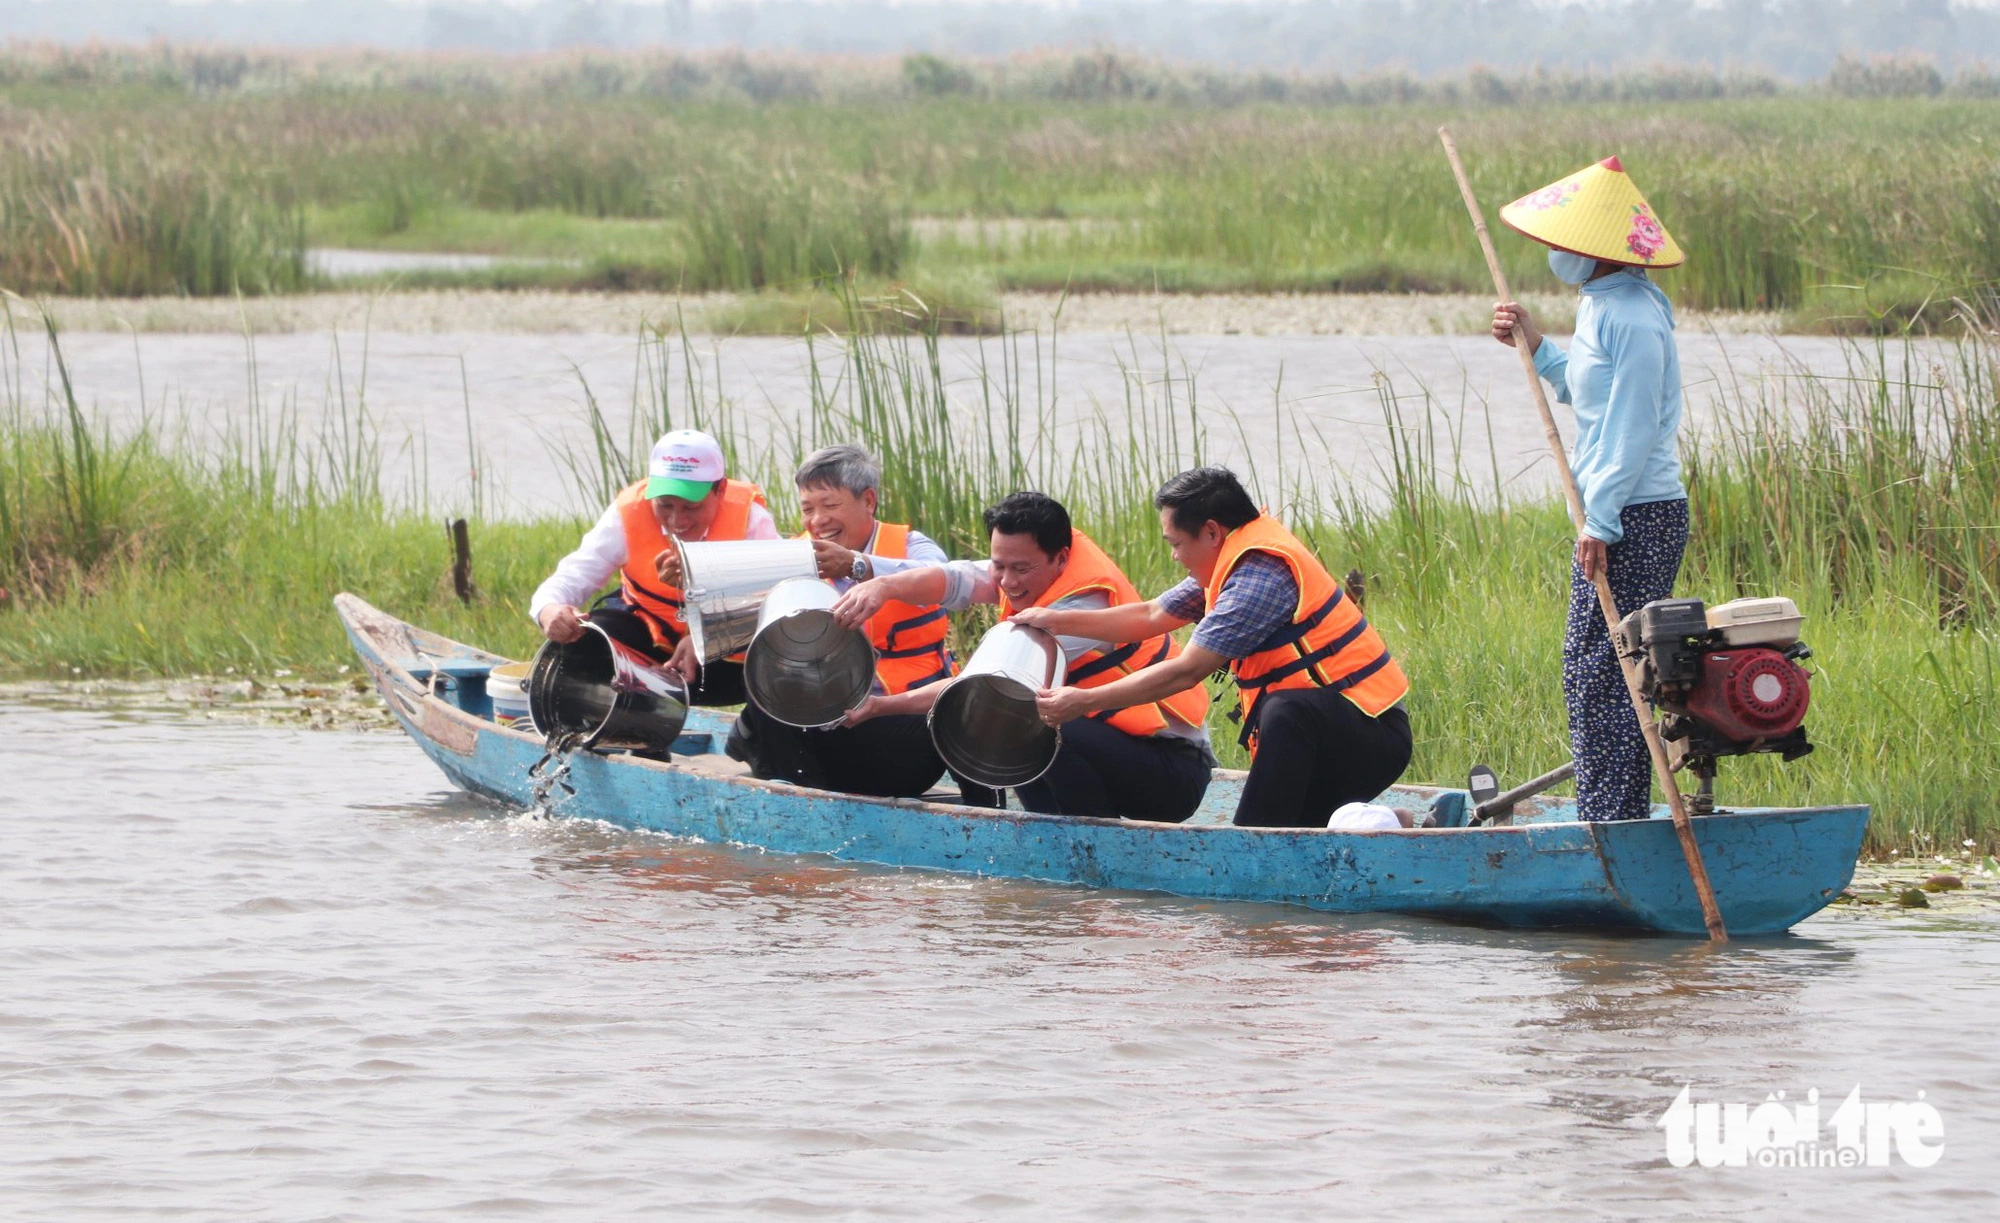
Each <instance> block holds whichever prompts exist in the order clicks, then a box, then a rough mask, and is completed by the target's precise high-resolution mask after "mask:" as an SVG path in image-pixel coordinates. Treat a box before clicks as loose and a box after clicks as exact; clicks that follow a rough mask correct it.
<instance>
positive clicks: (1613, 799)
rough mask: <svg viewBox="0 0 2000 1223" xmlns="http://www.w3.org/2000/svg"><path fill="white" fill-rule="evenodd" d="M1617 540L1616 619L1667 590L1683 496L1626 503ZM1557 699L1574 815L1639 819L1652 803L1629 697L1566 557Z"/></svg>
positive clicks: (1648, 764) (1579, 576) (1677, 556)
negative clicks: (1564, 718)
mask: <svg viewBox="0 0 2000 1223" xmlns="http://www.w3.org/2000/svg"><path fill="white" fill-rule="evenodd" d="M1618 521H1619V523H1620V525H1622V526H1623V527H1624V528H1625V538H1624V539H1622V540H1620V541H1618V542H1617V543H1615V544H1612V545H1611V546H1610V547H1609V548H1608V549H1606V551H1607V552H1608V554H1609V561H1610V564H1609V572H1610V574H1611V596H1612V598H1613V599H1614V600H1615V601H1616V602H1617V604H1618V614H1619V615H1620V616H1621V617H1622V616H1625V615H1627V614H1629V613H1630V612H1632V611H1634V610H1635V609H1637V608H1640V607H1643V606H1645V605H1646V604H1648V603H1650V602H1652V601H1653V600H1654V599H1664V598H1666V597H1668V596H1669V595H1671V594H1673V592H1674V579H1675V578H1676V577H1678V576H1679V575H1680V571H1681V553H1682V552H1684V551H1685V550H1686V549H1687V538H1688V503H1687V501H1686V500H1684V499H1681V500H1674V501H1648V502H1646V503H1644V504H1641V505H1628V506H1626V507H1625V510H1624V512H1623V513H1621V514H1619V516H1618ZM1563 701H1564V703H1566V704H1567V705H1568V706H1569V743H1570V751H1571V752H1573V753H1574V754H1575V756H1576V800H1577V804H1576V805H1577V812H1578V814H1579V815H1581V816H1582V817H1583V818H1584V819H1586V820H1637V819H1644V818H1645V817H1646V814H1647V812H1648V811H1649V810H1650V808H1651V806H1652V798H1653V762H1652V760H1651V758H1650V757H1649V756H1648V755H1647V753H1646V740H1645V737H1644V736H1643V735H1641V734H1640V733H1639V719H1638V717H1637V715H1635V714H1634V713H1633V712H1632V698H1631V697H1630V696H1629V695H1628V694H1627V691H1626V688H1625V676H1624V675H1623V674H1622V673H1621V672H1620V671H1619V668H1618V656H1617V655H1616V654H1614V653H1612V651H1611V635H1610V633H1608V632H1607V631H1606V630H1605V627H1604V613H1603V612H1602V611H1600V610H1599V609H1598V605H1597V588H1596V587H1595V586H1593V585H1591V583H1590V582H1589V581H1587V580H1585V578H1584V576H1583V567H1582V566H1580V565H1578V564H1576V563H1575V562H1574V561H1572V562H1570V573H1569V623H1568V626H1567V628H1566V629H1565V630H1564V633H1563Z"/></svg>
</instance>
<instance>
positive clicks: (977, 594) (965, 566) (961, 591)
mask: <svg viewBox="0 0 2000 1223" xmlns="http://www.w3.org/2000/svg"><path fill="white" fill-rule="evenodd" d="M938 567H939V568H940V569H943V570H944V598H942V599H940V600H939V601H938V606H939V607H942V608H944V609H945V610H946V611H964V610H965V609H966V608H968V607H971V606H972V605H973V604H974V603H998V602H999V601H1000V584H999V583H998V582H995V581H994V580H993V562H991V561H947V562H945V563H944V564H943V565H940V566H938Z"/></svg>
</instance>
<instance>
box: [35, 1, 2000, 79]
mask: <svg viewBox="0 0 2000 1223" xmlns="http://www.w3.org/2000/svg"><path fill="white" fill-rule="evenodd" d="M1552 10H1554V11H1552ZM1412 12H1414V13H1416V14H1418V16H1417V18H1416V19H1412V16H1411V13H1412ZM1635 32H1636V33H1635ZM9 38H16V39H32V40H49V41H57V42H65V43H83V42H88V41H91V40H93V39H95V40H103V41H108V42H128V43H129V42H146V41H151V40H154V39H166V40H167V41H170V42H177V43H235V44H248V45H257V46H267V47H328V46H373V47H380V48H383V49H388V50H407V51H415V50H479V51H498V52H529V51H544V50H550V49H558V48H565V47H579V46H582V47H605V48H612V49H632V48H637V47H665V48H670V49H674V50H680V51H689V52H705V51H716V50H723V49H743V50H748V51H752V52H772V53H792V54H809V55H810V54H839V55H877V56H895V55H904V54H909V53H913V52H930V53H934V54H940V55H947V56H956V57H965V58H986V57H1004V56H1008V55H1015V54H1021V53H1025V52H1032V51H1044V50H1048V49H1050V48H1074V49H1079V50H1094V49H1099V48H1107V47H1108V48H1113V49H1117V50H1122V51H1127V52H1131V53H1133V54H1136V55H1139V56H1143V57H1148V58H1155V59H1162V60H1168V61H1172V62H1177V63H1183V64H1206V65H1211V66H1214V67H1219V68H1228V69H1234V70H1238V71H1246V70H1271V71H1291V72H1307V73H1335V72H1337V73H1343V74H1354V73H1368V72H1379V71H1403V72H1414V73H1417V74H1420V75H1437V74H1445V73H1453V72H1463V71H1465V70H1467V69H1469V68H1471V67H1473V66H1486V67H1491V68H1495V69H1499V70H1502V71H1508V70H1514V71H1522V70H1529V69H1535V68H1547V69H1551V70H1558V71H1614V70H1620V69H1630V68H1635V67H1647V66H1652V65H1655V64H1660V63H1669V64H1675V65H1693V66H1701V67H1708V68H1711V69H1717V70H1725V69H1732V68H1746V69H1751V70H1759V71H1765V72H1770V73H1773V74H1776V75H1779V76H1784V77H1790V78H1794V79H1818V78H1820V77H1823V76H1824V75H1825V74H1826V72H1827V70H1828V69H1829V68H1830V67H1831V66H1832V65H1833V63H1834V62H1835V60H1836V59H1837V58H1838V57H1839V56H1841V55H1843V54H1845V55H1861V56H1866V55H1871V54H1882V53H1892V52H1902V53H1909V54H1914V55H1918V56H1923V57H1927V58H1930V59H1931V60H1933V61H1934V62H1936V63H1937V64H1938V66H1939V67H1940V68H1941V69H1942V70H1944V71H1946V72H1947V73H1950V72H1953V71H1957V70H1960V69H1966V68H1973V67H1981V66H1983V67H1987V68H1990V69H1993V70H2000V0H1976V2H1974V0H1707V3H1705V4H1703V5H1701V6H1700V7H1696V6H1694V5H1691V4H1689V3H1688V0H1310V2H1303V0H0V40H5V39H9Z"/></svg>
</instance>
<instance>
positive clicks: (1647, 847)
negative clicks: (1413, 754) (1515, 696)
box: [334, 594, 1868, 936]
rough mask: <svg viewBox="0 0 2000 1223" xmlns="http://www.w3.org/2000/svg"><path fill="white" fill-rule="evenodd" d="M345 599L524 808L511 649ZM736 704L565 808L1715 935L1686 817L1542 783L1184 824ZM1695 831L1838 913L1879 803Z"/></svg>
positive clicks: (935, 857)
mask: <svg viewBox="0 0 2000 1223" xmlns="http://www.w3.org/2000/svg"><path fill="white" fill-rule="evenodd" d="M334 607H335V609H336V611H337V612H338V613H339V615H340V618H341V621H342V622H343V623H344V624H345V626H346V628H347V632H348V635H349V637H351V638H352V639H353V642H354V648H355V651H356V652H357V653H358V654H359V655H360V658H361V662H362V665H363V666H365V667H366V668H367V670H368V673H369V675H370V676H371V677H373V679H374V682H375V686H376V687H377V689H378V690H379V691H380V692H381V694H382V698H383V699H384V700H385V701H386V702H387V703H388V706H389V710H390V712H391V713H393V714H394V715H395V717H396V720H397V721H398V722H400V723H401V724H402V726H403V729H405V730H406V731H408V732H409V734H410V737H411V738H412V739H414V740H416V742H417V745H418V746H419V747H421V748H422V749H423V750H424V752H425V754H427V755H428V756H430V758H431V759H432V760H433V761H435V762H436V763H437V766H438V767H439V768H440V769H442V770H444V774H445V776H446V777H448V778H450V779H451V781H452V782H453V783H454V784H456V785H458V786H461V787H463V788H464V789H466V790H469V791H471V792H473V793H476V794H482V795H486V796H488V797H489V798H492V799H494V800H496V801H498V802H501V803H505V804H509V805H512V806H515V807H518V808H526V807H527V806H529V805H530V803H531V801H532V794H533V789H534V783H533V779H532V778H531V777H530V776H529V770H530V769H531V768H532V767H533V766H534V765H535V763H536V762H537V761H538V760H539V759H541V757H542V755H543V743H542V741H541V739H540V738H539V737H538V736H536V735H534V734H532V733H529V732H528V731H527V730H526V729H525V728H524V729H521V730H516V729H511V728H507V727H503V726H500V725H498V724H497V723H495V722H494V721H493V720H492V717H491V709H492V706H491V703H490V702H489V701H488V699H487V696H486V691H485V681H486V675H487V672H488V671H489V670H490V669H491V668H492V667H494V666H496V665H499V664H500V663H502V662H505V661H507V660H506V659H503V658H501V657H499V656H498V655H495V654H490V653H487V652H485V651H482V650H479V649H476V648H474V647H471V646H468V645H465V644H462V643H460V642H456V641H452V640H450V639H449V638H446V637H442V636H439V635H438V634H436V633H431V632H427V631H425V630H423V629H420V628H417V627H415V626H414V625H410V624H406V623H404V622H403V621H401V620H398V619H396V618H395V617H393V616H390V615H388V614H386V613H384V612H382V611H379V610H377V609H376V608H374V607H371V606H370V605H369V604H367V603H365V602H363V601H362V600H361V599H358V598H356V597H354V596H353V595H349V594H342V595H340V596H338V597H337V598H336V599H335V600H334ZM728 726H729V715H727V714H718V713H714V712H711V711H708V710H700V709H697V710H694V711H692V713H691V714H690V717H689V721H688V725H687V728H686V730H685V731H684V733H683V734H682V736H681V738H680V741H679V742H677V743H676V744H675V753H674V755H673V758H672V759H671V760H670V761H663V760H654V759H646V758H642V757H639V756H634V755H630V754H624V753H600V752H579V753H577V754H576V755H575V757H574V758H573V760H572V761H571V764H570V769H569V772H568V774H567V778H566V780H567V783H568V785H569V786H570V787H573V788H574V793H566V792H562V791H558V792H557V797H556V798H555V799H554V800H553V801H551V802H549V803H548V806H549V807H550V809H551V810H552V811H553V812H554V813H555V814H559V815H572V816H580V817H586V818H591V819H598V820H605V821H608V822H611V823H614V824H619V825H623V826H626V827H630V828H636V829H649V830H654V831H658V832H664V833H670V834H673V835H676V836H684V837H690V838H695V839H699V840H703V841H711V842H716V843H733V844H743V845H754V846H759V847H761V848H764V849H767V850H772V851H776V852H781V853H796V854H824V855H827V856H829V857H833V858H839V859H845V860H849V861H856V862H875V863H883V864H887V865H890V866H900V867H915V868H920V869H925V870H942V871H961V872H967V873H971V874H978V875H996V876H1006V877H1010V878H1020V879H1039V880H1048V881H1051V882H1057V883H1070V884H1081V885H1085V886H1089V887H1103V888H1129V889H1137V890H1142V891H1154V892H1166V893H1171V894H1173V895H1177V896H1188V897H1198V898H1204V899H1212V900H1242V901H1261V902H1272V903H1280V904H1293V905H1303V906H1305V907H1307V908H1312V909H1324V910H1329V911H1334V912H1343V913H1364V912H1385V913H1414V914H1425V915H1430V916H1435V917H1440V918H1447V919H1451V920H1457V921H1469V922H1476V923H1480V924H1486V925H1506V926H1520V927H1610V928H1625V929H1637V930H1651V931H1658V932H1661V933H1667V934H1679V935H1702V934H1704V933H1705V930H1704V927H1703V925H1702V919H1701V910H1700V907H1699V906H1698V905H1697V903H1696V901H1695V896H1694V891H1693V888H1692V887H1691V886H1690V884H1689V882H1688V876H1687V868H1686V866H1685V865H1684V863H1683V861H1682V858H1681V852H1680V848H1679V845H1678V844H1677V843H1676V841H1675V839H1674V831H1673V827H1672V825H1671V823H1670V822H1669V821H1668V820H1667V819H1665V818H1664V810H1662V811H1661V812H1660V813H1658V814H1659V816H1660V818H1655V819H1650V820H1632V821H1627V822H1623V823H1613V824H1588V823H1582V822H1580V821H1578V820H1577V818H1576V809H1575V805H1574V803H1573V802H1570V801H1565V800H1562V799H1554V798H1548V799H1539V800H1528V801H1527V802H1525V803H1523V804H1522V805H1521V807H1520V808H1519V810H1518V811H1517V813H1516V815H1515V816H1514V817H1513V819H1512V821H1511V822H1510V823H1507V824H1504V825H1502V826H1499V827H1477V828H1470V827H1466V826H1465V823H1466V812H1467V810H1468V809H1469V802H1468V797H1467V795H1466V793H1465V791H1463V790H1454V789H1448V788H1438V787H1426V786H1398V787H1396V788H1395V789H1393V790H1392V791H1390V792H1389V794H1388V796H1387V797H1386V799H1385V801H1388V802H1391V803H1393V804H1394V805H1396V806H1399V807H1405V808H1412V807H1413V808H1419V809H1423V808H1428V809H1429V810H1430V811H1431V812H1432V813H1433V814H1434V815H1435V816H1436V817H1437V820H1438V823H1439V825H1440V826H1439V827H1436V828H1423V829H1412V830H1407V831H1393V832H1345V831H1331V830H1327V829H1266V828H1238V827H1236V826H1234V825H1233V824H1231V823H1230V822H1229V817H1230V813H1231V812H1232V811H1233V810H1234V807H1235V803H1236V798H1237V796H1238V794H1239V793H1240V790H1241V787H1242V784H1243V774H1241V773H1240V772H1235V771H1232V770H1228V769H1218V770H1217V771H1216V774H1215V780H1214V782H1213V783H1212V784H1211V785H1210V787H1209V792H1208V798H1207V800H1206V801H1205V802H1204V804H1203V807H1202V810H1201V811H1200V812H1199V813H1198V814H1196V816H1195V817H1194V818H1193V819H1192V820H1190V821H1188V822H1187V823H1184V824H1160V823H1152V822H1148V821H1142V820H1118V819H1091V818H1084V817H1077V816H1057V815H1037V814H1034V813H1031V812H1024V811H1016V810H987V809H983V808H976V807H965V806H959V805H956V804H953V803H950V802H928V801H922V800H917V799H874V798H862V797H855V796H851V795H845V794H835V793H829V792H826V791H821V790H811V789H807V788H804V787H801V786H796V785H791V784H789V783H786V782H777V781H758V780H755V779H753V778H750V777H747V776H743V775H741V774H740V770H738V769H737V768H735V767H734V766H733V765H732V762H730V761H728V760H727V759H726V758H725V757H724V756H723V755H722V754H721V751H722V742H723V738H724V736H725V735H726V733H727V731H728ZM1694 826H1695V835H1696V838H1697V839H1698V840H1699V841H1700V844H1701V850H1702V857H1703V859H1704V860H1705V861H1706V862H1707V864H1708V871H1709V877H1710V879H1711V880H1712V881H1713V883H1714V885H1715V891H1716V895H1717V897H1718V898H1719V899H1720V901H1721V904H1722V915H1723V919H1724V920H1725V921H1726V922H1727V924H1728V927H1729V931H1730V934H1731V935H1732V936H1745V935H1757V934H1773V933H1777V932H1780V931H1783V930H1785V929H1787V928H1789V927H1790V926H1792V925H1793V924H1794V923H1796V922H1798V921H1800V920H1802V919H1804V918H1806V917H1808V916H1810V915H1811V914H1813V913H1816V912H1818V911H1819V910H1820V909H1821V908H1823V907H1824V906H1825V905H1826V904H1827V903H1828V902H1830V901H1832V900H1833V899H1834V898H1835V897H1836V896H1838V895H1839V894H1840V892H1841V890H1842V889H1843V888H1844V887H1846V886H1847V883H1848V881H1849V880H1850V879H1851V878H1852V877H1853V873H1854V863H1855V859H1856V857H1857V856H1858V855H1859V853H1860V850H1861V843H1862V838H1863V836H1864V834H1865V833H1866V831H1867V827H1868V808H1867V807H1865V806H1844V807H1803V808H1761V809H1754V810H1738V811H1729V812H1718V813H1716V814H1714V815H1710V816H1703V817H1697V818H1696V819H1695V821H1694Z"/></svg>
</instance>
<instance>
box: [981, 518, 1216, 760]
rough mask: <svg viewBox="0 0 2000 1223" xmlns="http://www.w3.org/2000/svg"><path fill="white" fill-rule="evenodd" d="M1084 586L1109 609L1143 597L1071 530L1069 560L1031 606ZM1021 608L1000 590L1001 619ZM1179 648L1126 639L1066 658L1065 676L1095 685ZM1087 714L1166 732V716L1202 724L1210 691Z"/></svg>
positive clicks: (1161, 641)
mask: <svg viewBox="0 0 2000 1223" xmlns="http://www.w3.org/2000/svg"><path fill="white" fill-rule="evenodd" d="M1087 590H1101V591H1103V592H1104V593H1105V595H1106V596H1107V597H1108V598H1109V600H1110V605H1111V606H1112V607H1123V606H1125V605H1126V604H1128V603H1143V602H1145V601H1146V600H1145V599H1144V598H1142V597H1141V596H1140V594H1139V591H1138V589H1137V588H1136V587H1134V586H1133V585H1132V580H1131V579H1130V578H1128V577H1126V576H1125V571H1124V570H1122V569H1120V568H1119V567H1118V565H1117V562H1115V561H1113V560H1112V559H1111V558H1110V557H1109V556H1106V555H1105V554H1104V549H1102V548H1100V547H1098V546H1097V544H1096V542H1095V541H1094V540H1092V539H1091V538H1090V536H1088V535H1085V534H1084V533H1083V532H1082V531H1078V530H1074V529H1072V530H1071V531H1070V544H1069V564H1068V565H1067V566H1065V567H1064V569H1063V571H1062V576H1061V577H1059V578H1057V579H1056V580H1055V583H1054V584H1053V585H1051V586H1050V587H1049V588H1048V589H1047V590H1045V591H1043V592H1042V597H1041V598H1039V599H1037V600H1035V602H1034V604H1033V605H1034V606H1036V607H1049V606H1052V605H1053V604H1055V603H1056V602H1057V601H1058V600H1061V599H1066V598H1068V597H1069V596H1071V595H1074V594H1081V593H1083V592H1084V591H1087ZM1019 610H1020V608H1018V607H1016V606H1015V605H1014V601H1013V600H1012V599H1009V598H1008V597H1007V595H1006V592H1004V591H1002V592H1001V595H1000V616H1001V618H1002V619H1006V618H1008V617H1011V616H1012V615H1013V614H1014V613H1015V612H1017V611H1019ZM1180 652H1181V646H1180V642H1178V641H1175V640H1174V639H1173V638H1172V637H1170V636H1168V635H1167V634H1165V633H1162V634H1160V635H1159V636H1158V637H1148V638H1147V639H1145V640H1144V641H1128V642H1125V643H1123V644H1121V645H1116V646H1113V647H1111V648H1110V649H1103V650H1091V651H1089V652H1088V653H1086V654H1084V655H1083V657H1081V658H1072V659H1070V660H1069V674H1068V675H1067V676H1066V677H1065V678H1066V680H1067V682H1068V683H1069V684H1070V685H1071V686H1072V687H1076V688H1096V687H1099V686H1100V685H1103V684H1108V683H1110V682H1112V681H1113V680H1117V679H1123V678H1124V677H1125V676H1127V675H1130V674H1132V673H1133V672H1135V671H1139V670H1142V669H1144V668H1146V667H1150V666H1153V665H1155V664H1156V663H1163V662H1166V661H1167V660H1168V659H1170V658H1178V657H1180ZM1090 716H1091V717H1093V718H1097V719H1098V720H1100V721H1103V722H1109V723H1110V724H1111V725H1113V726H1115V727H1117V728H1118V729H1119V730H1122V731H1124V732H1125V733H1126V734H1128V735H1138V736H1140V737H1141V738H1144V737H1146V736H1148V735H1157V734H1159V733H1160V732H1161V731H1164V730H1166V729H1167V727H1168V726H1169V725H1170V721H1169V719H1170V718H1171V719H1172V720H1173V721H1178V722H1180V723H1182V724H1184V725H1187V726H1200V725H1202V723H1203V721H1204V719H1206V718H1207V717H1208V689H1206V688H1204V687H1202V686H1201V684H1200V683H1199V682H1197V683H1196V684H1195V685H1194V686H1193V687H1191V688H1183V689H1181V690H1180V691H1179V692H1176V693H1174V694H1173V695H1172V696H1170V697H1167V698H1166V699H1164V700H1159V701H1151V702H1148V703H1147V704H1144V705H1130V706H1127V707H1126V708H1124V709H1108V710H1105V711H1104V712H1103V713H1094V714H1092V715H1090Z"/></svg>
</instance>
